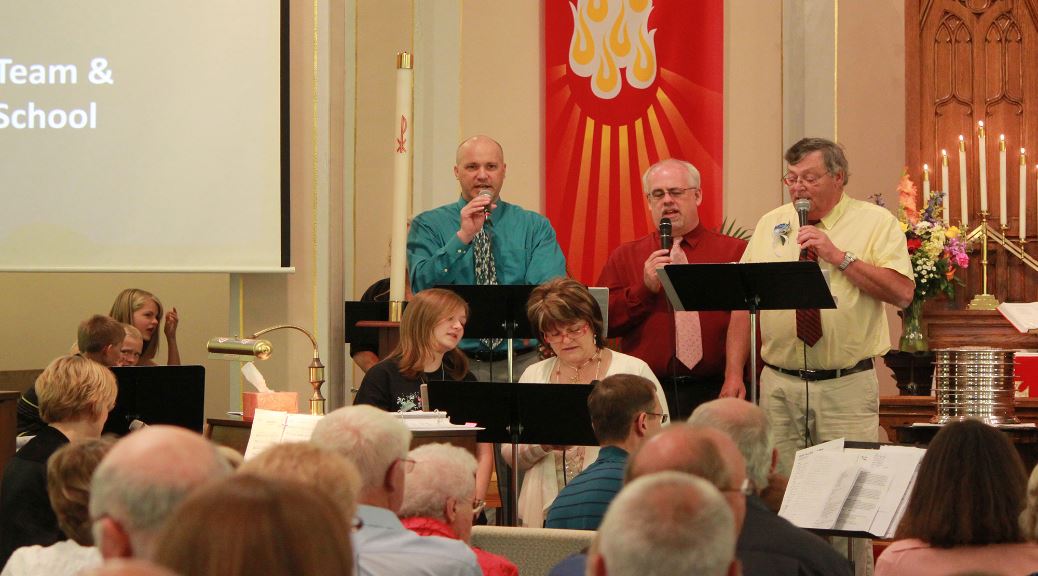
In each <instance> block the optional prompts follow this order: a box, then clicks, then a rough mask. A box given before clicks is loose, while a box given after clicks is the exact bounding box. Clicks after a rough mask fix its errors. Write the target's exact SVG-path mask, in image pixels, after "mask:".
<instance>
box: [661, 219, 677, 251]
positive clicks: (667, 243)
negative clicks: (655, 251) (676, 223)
mask: <svg viewBox="0 0 1038 576" xmlns="http://www.w3.org/2000/svg"><path fill="white" fill-rule="evenodd" d="M673 245H674V237H673V236H672V235H671V227H670V218H660V248H662V249H664V250H670V248H671V246H673Z"/></svg>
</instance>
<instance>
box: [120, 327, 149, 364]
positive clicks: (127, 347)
mask: <svg viewBox="0 0 1038 576" xmlns="http://www.w3.org/2000/svg"><path fill="white" fill-rule="evenodd" d="M122 326H123V331H125V333H126V334H125V335H124V336H123V342H122V344H120V345H119V364H118V366H136V365H137V362H138V361H139V360H140V359H141V353H142V352H143V351H144V336H142V335H141V331H140V330H138V329H137V328H136V327H134V326H131V325H129V324H123V325H122Z"/></svg>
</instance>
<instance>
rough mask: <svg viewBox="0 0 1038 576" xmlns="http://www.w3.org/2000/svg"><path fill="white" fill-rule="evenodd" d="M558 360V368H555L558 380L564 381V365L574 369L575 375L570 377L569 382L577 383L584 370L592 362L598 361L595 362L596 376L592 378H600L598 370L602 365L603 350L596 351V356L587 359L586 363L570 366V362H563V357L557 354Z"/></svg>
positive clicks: (556, 379)
mask: <svg viewBox="0 0 1038 576" xmlns="http://www.w3.org/2000/svg"><path fill="white" fill-rule="evenodd" d="M556 360H558V362H557V368H555V381H556V382H562V367H563V366H565V367H566V368H569V369H570V370H573V376H572V377H571V378H570V379H569V383H570V384H576V383H577V380H580V373H581V372H582V371H583V370H584V368H587V367H588V366H590V365H591V363H592V362H595V363H596V364H595V377H594V378H593V379H592V380H598V371H599V369H600V368H601V367H602V350H598V351H596V352H595V355H594V356H592V357H590V358H588V359H587V360H585V361H584V363H583V364H581V365H580V366H570V365H569V364H566V363H565V362H563V361H562V358H559V357H557V356H556Z"/></svg>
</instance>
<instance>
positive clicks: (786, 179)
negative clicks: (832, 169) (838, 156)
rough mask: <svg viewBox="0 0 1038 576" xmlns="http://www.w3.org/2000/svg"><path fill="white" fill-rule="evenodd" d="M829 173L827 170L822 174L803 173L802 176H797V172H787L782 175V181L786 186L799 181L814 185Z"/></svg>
mask: <svg viewBox="0 0 1038 576" xmlns="http://www.w3.org/2000/svg"><path fill="white" fill-rule="evenodd" d="M828 175H829V173H828V172H826V173H824V174H821V175H815V174H801V175H800V176H797V175H796V174H788V173H787V174H786V175H785V176H783V177H782V183H783V184H785V185H786V186H795V185H796V183H797V182H798V181H799V182H803V183H804V186H813V185H814V184H815V182H818V181H819V180H821V179H822V178H825V177H826V176H828Z"/></svg>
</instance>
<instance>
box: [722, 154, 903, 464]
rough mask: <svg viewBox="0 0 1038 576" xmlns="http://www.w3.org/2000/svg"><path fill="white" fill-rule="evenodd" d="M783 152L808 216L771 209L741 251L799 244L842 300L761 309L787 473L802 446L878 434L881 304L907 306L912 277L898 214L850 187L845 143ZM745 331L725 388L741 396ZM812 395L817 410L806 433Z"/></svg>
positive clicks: (764, 387)
mask: <svg viewBox="0 0 1038 576" xmlns="http://www.w3.org/2000/svg"><path fill="white" fill-rule="evenodd" d="M785 160H786V163H787V165H788V169H787V174H786V176H785V177H784V178H783V181H784V182H785V184H786V185H787V186H788V187H789V194H790V197H791V198H792V200H794V201H796V200H798V199H806V200H808V201H809V202H810V210H809V211H808V213H807V218H808V224H807V225H806V226H802V227H801V226H799V225H798V222H799V221H798V219H797V213H796V211H795V210H794V209H793V204H792V203H790V204H785V205H783V206H780V207H778V208H776V209H774V210H772V211H771V212H769V213H767V214H765V215H764V216H763V217H762V218H761V219H760V222H759V223H758V224H757V228H756V230H755V231H754V234H753V238H752V239H751V240H750V245H749V247H748V248H747V249H746V254H745V255H744V256H743V261H744V262H775V261H792V260H797V259H799V258H800V255H801V249H803V250H804V251H805V254H806V257H807V258H812V257H814V258H815V259H817V261H818V262H819V264H820V265H821V267H822V270H823V271H825V272H828V274H829V286H830V289H831V290H832V293H833V296H834V297H835V299H836V305H837V307H836V308H835V309H833V310H821V311H818V310H814V311H807V312H808V314H804V312H803V311H801V312H800V313H798V312H797V311H795V310H764V311H762V312H761V314H760V318H761V336H762V340H763V346H762V350H761V356H762V358H763V360H764V364H765V366H766V367H765V369H764V370H763V372H762V373H761V378H760V386H761V393H760V405H761V408H763V409H764V411H765V413H767V415H768V419H769V420H770V421H771V424H772V429H773V430H774V432H775V447H776V448H777V449H778V452H779V467H778V470H779V472H780V473H782V474H789V472H790V470H791V469H792V464H793V456H794V454H795V452H796V451H797V450H798V449H800V448H804V447H806V446H809V445H812V444H814V443H818V442H825V441H827V440H833V439H835V438H846V439H848V440H863V441H872V442H875V441H876V440H877V428H878V426H879V415H878V411H879V395H878V384H877V380H876V372H875V370H874V369H873V364H872V361H873V358H874V357H875V356H880V355H882V354H884V353H886V352H887V350H889V349H890V333H889V330H888V328H887V315H886V311H885V310H884V306H883V304H884V302H886V303H889V304H893V305H894V306H897V307H898V308H904V307H906V306H908V304H909V303H910V302H911V301H912V293H913V290H914V281H913V279H912V278H913V275H912V265H911V262H910V261H909V258H908V249H907V247H906V244H905V235H904V233H902V232H901V228H900V227H899V225H898V222H897V219H896V218H894V216H893V215H892V214H891V213H890V212H889V211H888V210H886V209H885V208H882V207H880V206H877V205H875V204H873V203H871V202H863V201H861V200H855V199H853V198H851V197H849V196H847V195H846V194H844V192H843V188H844V186H845V185H846V184H847V181H848V179H849V176H850V174H849V171H848V166H847V159H846V157H845V156H844V153H843V149H842V147H840V146H839V145H837V144H836V143H834V142H831V141H829V140H825V139H822V138H805V139H803V140H801V141H799V142H797V143H796V144H794V145H793V146H792V147H791V148H790V149H789V150H788V151H787V152H786V154H785ZM811 313H813V314H814V318H811ZM735 315H736V316H743V317H744V316H745V315H746V313H745V312H738V313H736V314H735ZM812 324H813V326H812ZM748 340H749V334H748V331H747V330H742V331H734V330H733V331H730V332H729V333H728V354H729V358H728V372H729V373H728V382H729V383H730V386H729V385H726V388H725V391H724V395H726V396H738V397H741V396H742V389H741V388H740V387H739V383H740V382H741V380H739V379H738V378H741V376H742V366H743V365H744V364H745V362H746V358H747V355H748V351H749V347H748V345H747V342H748ZM805 382H806V383H807V384H805ZM805 388H807V389H809V390H810V398H806V397H805ZM808 400H810V407H811V417H810V419H809V422H808V424H809V426H810V428H809V430H808V432H809V437H807V438H805V423H804V418H805V416H806V414H807V401H808Z"/></svg>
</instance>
